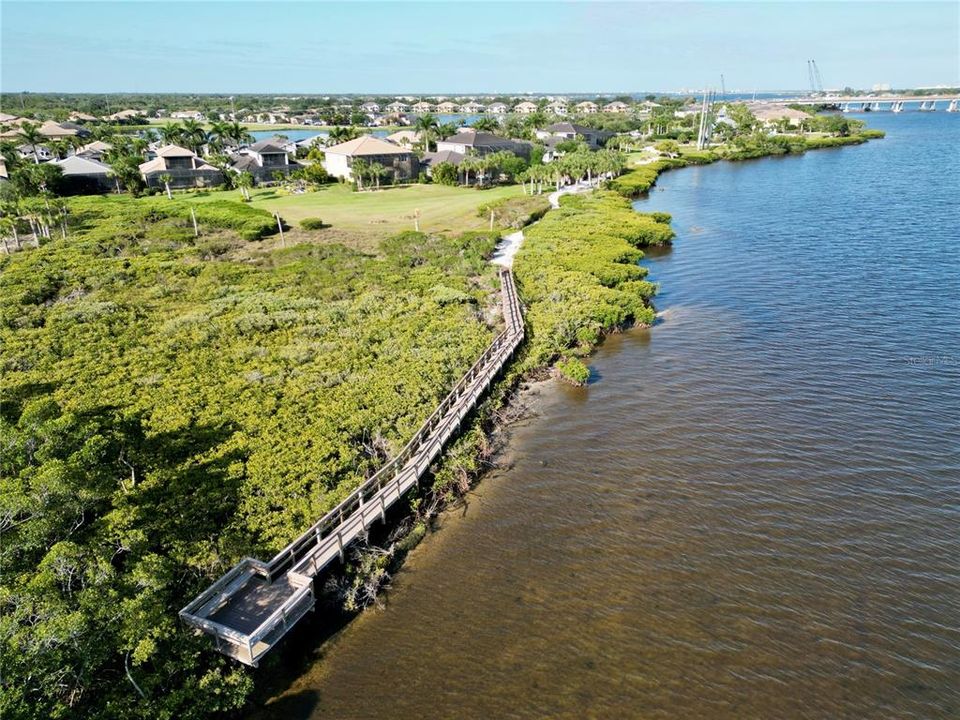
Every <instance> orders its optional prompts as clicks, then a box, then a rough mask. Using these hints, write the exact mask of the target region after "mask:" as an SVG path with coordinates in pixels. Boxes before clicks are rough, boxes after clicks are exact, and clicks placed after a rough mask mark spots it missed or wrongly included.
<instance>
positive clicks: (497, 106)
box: [487, 102, 508, 115]
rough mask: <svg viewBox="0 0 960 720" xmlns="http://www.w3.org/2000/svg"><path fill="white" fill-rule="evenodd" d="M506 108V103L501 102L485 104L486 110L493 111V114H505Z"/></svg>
mask: <svg viewBox="0 0 960 720" xmlns="http://www.w3.org/2000/svg"><path fill="white" fill-rule="evenodd" d="M507 109H508V108H507V105H506V103H502V102H495V103H490V105H488V106H487V112H489V113H493V114H494V115H505V114H506V112H507Z"/></svg>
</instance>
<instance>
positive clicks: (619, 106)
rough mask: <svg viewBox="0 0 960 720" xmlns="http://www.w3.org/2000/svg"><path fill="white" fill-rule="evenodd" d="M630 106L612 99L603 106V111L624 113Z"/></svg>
mask: <svg viewBox="0 0 960 720" xmlns="http://www.w3.org/2000/svg"><path fill="white" fill-rule="evenodd" d="M629 110H630V106H629V105H627V104H626V103H625V102H620V101H619V100H614V101H613V102H611V103H607V104H606V105H604V106H603V111H604V112H607V113H625V112H629Z"/></svg>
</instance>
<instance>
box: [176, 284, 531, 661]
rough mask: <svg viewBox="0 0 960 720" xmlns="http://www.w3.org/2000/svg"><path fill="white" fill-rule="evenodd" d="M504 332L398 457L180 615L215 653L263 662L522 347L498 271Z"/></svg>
mask: <svg viewBox="0 0 960 720" xmlns="http://www.w3.org/2000/svg"><path fill="white" fill-rule="evenodd" d="M500 283H501V294H502V297H501V303H502V306H503V317H504V329H503V331H502V332H500V333H499V334H498V335H497V336H496V337H495V338H494V340H493V342H491V343H490V345H489V346H488V347H487V349H486V350H485V351H484V352H483V354H482V355H481V356H480V357H479V358H478V359H477V361H476V362H475V363H474V364H473V366H472V367H471V368H470V369H469V370H468V371H467V372H466V374H465V375H464V376H463V377H462V378H460V380H459V381H458V382H457V384H456V385H454V387H453V389H452V390H451V391H450V393H449V394H448V395H447V396H446V398H444V400H443V402H441V403H440V405H439V406H438V407H437V409H436V410H434V411H433V414H431V415H430V417H429V418H427V420H426V421H425V422H424V423H423V425H421V426H420V429H419V430H417V432H416V434H415V435H414V436H413V437H412V438H411V439H410V441H409V442H408V443H407V445H406V446H405V447H404V448H403V450H401V451H400V453H399V454H398V455H397V456H396V457H394V458H393V459H392V460H390V461H389V462H388V463H387V464H386V465H384V466H383V467H382V468H381V469H380V470H378V471H377V472H376V474H374V475H372V476H371V477H370V478H368V479H367V480H365V481H364V482H363V484H362V485H360V487H358V488H357V489H356V490H354V491H353V492H352V493H350V495H349V496H348V497H347V498H346V499H345V500H343V501H342V502H341V503H339V504H338V505H337V506H336V507H334V508H333V509H332V510H330V512H328V513H327V514H326V515H324V516H323V517H322V518H320V519H319V520H318V521H317V522H315V523H314V524H313V525H312V526H311V527H310V528H309V529H307V530H306V531H305V532H304V533H303V534H302V535H300V537H298V538H297V539H296V540H294V541H293V542H291V543H290V544H289V545H287V546H286V547H285V548H284V549H283V550H281V551H280V552H279V553H277V554H276V555H275V556H274V557H273V558H271V559H270V560H268V561H266V562H264V561H261V560H256V559H254V558H249V557H248V558H244V559H243V560H241V561H240V562H239V563H237V564H236V565H235V566H233V567H232V568H231V569H230V570H229V571H228V572H227V573H226V574H225V575H223V577H221V578H220V579H219V580H217V581H216V582H214V583H213V584H212V585H211V586H210V587H208V588H207V589H206V590H204V591H203V592H202V593H201V594H200V595H198V596H197V597H196V598H195V599H194V600H193V601H191V602H190V604H188V605H187V606H186V607H185V608H183V609H182V610H181V611H180V618H181V620H182V621H183V622H184V623H185V624H187V625H188V626H190V627H193V628H195V629H196V630H197V631H198V632H204V633H207V634H209V635H211V636H212V637H213V640H214V642H215V644H216V647H217V649H218V650H219V651H220V652H222V653H224V654H226V655H229V656H231V657H233V658H235V659H237V660H239V661H240V662H242V663H245V664H247V665H252V666H254V667H256V666H257V664H258V663H259V661H260V659H261V658H262V657H263V656H264V655H265V654H266V653H267V652H268V651H269V650H270V649H271V648H272V647H274V646H275V645H276V644H277V643H278V642H279V641H280V639H281V638H282V637H283V636H284V635H286V633H287V632H288V631H289V630H290V629H291V628H292V627H293V626H294V625H295V624H296V623H297V622H298V621H299V620H300V619H301V618H303V617H304V616H305V615H306V614H307V613H308V612H309V611H311V610H312V609H313V607H314V603H315V600H316V598H315V596H314V590H313V581H314V578H316V577H317V575H318V574H319V573H320V571H321V570H323V569H324V568H325V567H326V566H327V565H329V564H330V563H332V562H333V561H334V560H337V559H339V560H341V561H342V560H343V558H344V548H345V547H346V546H347V545H349V544H350V542H352V541H353V540H355V539H356V538H357V537H359V536H361V535H363V534H365V533H366V531H367V529H368V528H369V527H370V526H371V525H373V524H374V523H375V522H376V521H377V520H381V521H384V520H385V519H386V511H387V508H389V507H390V506H391V505H393V504H394V503H395V502H396V501H397V500H399V499H400V498H401V497H403V495H404V494H405V493H406V492H407V491H409V490H410V489H411V488H413V487H414V486H415V485H416V484H417V482H418V481H419V479H420V478H421V477H422V476H423V474H424V473H425V472H426V471H427V469H428V468H429V467H430V464H431V463H432V462H433V461H434V460H435V459H436V457H437V456H438V455H439V454H440V451H441V450H442V449H443V447H444V445H445V444H446V443H447V441H448V440H449V439H450V438H451V437H452V436H453V435H454V434H455V433H456V432H457V430H458V429H459V427H460V424H461V423H462V422H463V419H464V418H465V417H466V416H467V415H468V414H469V413H470V412H471V410H473V408H474V407H476V404H477V402H478V401H479V399H480V397H481V396H482V395H483V394H484V392H486V390H487V388H489V387H490V385H491V383H492V382H493V381H494V379H495V378H496V377H497V375H498V374H499V373H500V371H501V370H502V369H503V367H504V365H506V363H507V362H508V361H509V360H510V358H511V357H512V356H513V353H514V351H516V349H517V347H518V346H519V345H520V343H521V342H522V341H523V337H524V328H523V315H522V312H521V308H520V301H519V298H518V297H517V292H516V287H515V286H514V282H513V274H512V273H511V272H510V270H508V269H502V270H501V271H500Z"/></svg>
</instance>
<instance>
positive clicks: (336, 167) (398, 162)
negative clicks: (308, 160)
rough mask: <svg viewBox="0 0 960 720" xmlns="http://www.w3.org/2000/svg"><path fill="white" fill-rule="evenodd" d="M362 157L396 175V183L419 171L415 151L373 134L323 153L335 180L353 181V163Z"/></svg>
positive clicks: (327, 149)
mask: <svg viewBox="0 0 960 720" xmlns="http://www.w3.org/2000/svg"><path fill="white" fill-rule="evenodd" d="M360 158H362V159H363V160H365V161H367V162H370V163H374V162H377V163H380V164H381V165H383V166H384V167H386V168H387V169H389V170H390V171H391V172H392V173H393V176H394V180H408V179H410V178H413V177H416V176H417V173H418V172H419V170H420V165H419V162H418V160H417V156H416V155H415V154H414V153H413V152H411V151H410V150H407V149H404V148H401V147H399V146H398V145H394V144H393V143H390V142H387V141H386V140H381V139H380V138H376V137H373V136H372V135H361V136H360V137H358V138H355V139H353V140H348V141H347V142H343V143H340V144H339V145H333V146H331V147H328V148H326V149H325V150H324V151H323V167H324V168H326V170H327V172H328V173H330V174H331V175H333V176H334V177H339V178H344V179H346V180H353V179H354V177H353V172H352V168H353V163H354V162H355V161H356V160H358V159H360Z"/></svg>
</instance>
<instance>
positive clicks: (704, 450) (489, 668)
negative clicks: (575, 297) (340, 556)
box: [270, 113, 960, 719]
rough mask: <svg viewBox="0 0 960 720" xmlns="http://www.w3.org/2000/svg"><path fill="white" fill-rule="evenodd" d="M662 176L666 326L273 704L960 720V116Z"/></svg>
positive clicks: (318, 708) (307, 708) (301, 713)
mask: <svg viewBox="0 0 960 720" xmlns="http://www.w3.org/2000/svg"><path fill="white" fill-rule="evenodd" d="M868 117H869V120H870V124H871V125H872V126H874V127H881V128H884V129H886V130H888V133H889V134H888V137H887V139H885V140H882V141H877V142H871V143H869V144H868V145H866V146H862V147H852V148H844V149H840V150H830V151H817V152H811V153H808V154H807V155H805V156H803V157H797V158H781V159H770V160H761V161H755V162H749V163H740V164H730V163H721V164H716V165H713V166H709V167H704V168H694V169H685V170H680V171H675V172H671V173H668V174H666V175H665V176H663V177H662V178H661V180H660V182H659V185H658V187H657V190H656V191H654V192H652V193H651V195H650V198H649V199H645V200H643V201H640V202H638V203H637V206H638V208H639V209H640V210H646V211H649V210H666V211H668V212H672V213H673V214H674V226H675V228H676V230H677V233H678V237H677V241H676V243H675V245H674V247H673V249H672V250H669V251H666V252H662V253H658V254H656V255H652V256H650V257H648V259H647V260H646V261H645V262H646V264H647V265H648V266H649V268H650V274H651V278H652V279H654V280H658V281H660V282H661V283H662V285H663V292H662V294H661V295H660V297H659V298H658V301H657V307H658V309H659V310H661V311H662V322H661V323H660V324H658V325H657V326H656V327H654V328H653V329H651V330H638V331H632V332H629V333H625V334H623V335H619V336H614V337H612V338H610V339H609V340H608V341H607V342H606V343H605V344H604V345H603V347H602V348H601V349H600V351H599V352H598V353H597V355H596V356H595V357H594V358H593V360H592V369H593V371H594V377H593V381H592V382H591V384H590V385H589V386H588V387H586V388H583V389H573V388H568V387H563V386H560V385H557V384H550V383H548V384H546V385H543V386H539V387H538V389H537V390H536V392H535V393H533V394H532V395H530V396H529V398H528V399H529V402H531V404H532V406H533V407H534V408H535V409H536V410H537V413H538V414H537V417H535V418H534V419H532V420H529V421H527V422H525V423H524V424H522V425H520V426H519V427H517V428H515V429H514V430H513V432H512V440H511V444H510V450H509V453H508V457H509V460H510V461H511V462H512V466H511V467H509V468H508V469H506V470H503V471H500V472H498V473H496V474H494V475H493V476H491V477H489V478H487V479H485V480H484V481H483V482H482V484H481V485H480V487H479V489H478V490H477V491H476V492H475V493H474V494H473V495H472V496H471V497H470V501H469V504H468V506H467V508H466V509H465V510H463V511H460V512H459V513H457V514H451V515H448V516H447V517H446V518H445V520H444V522H443V525H444V527H443V529H442V531H441V532H439V533H436V534H434V535H432V536H431V537H429V538H428V539H427V540H426V541H425V542H424V543H423V544H421V546H420V547H419V548H418V549H417V550H416V551H415V552H414V553H413V554H412V555H411V557H410V558H409V560H408V562H407V564H406V566H405V568H404V570H403V571H402V572H401V573H400V574H399V576H398V577H397V578H396V581H395V583H394V587H393V589H392V591H391V592H390V593H389V595H388V596H387V608H386V609H385V610H382V611H372V612H368V613H365V614H364V615H362V616H361V617H360V618H358V619H357V621H355V622H353V623H352V624H351V625H350V626H349V627H348V628H347V629H346V630H345V631H343V632H342V633H341V634H340V636H338V637H337V638H336V639H335V640H334V641H333V642H331V643H329V644H328V646H327V647H325V648H323V650H322V653H321V655H322V659H321V661H319V662H318V663H317V664H316V665H315V666H314V667H313V668H311V669H310V670H308V671H307V672H306V673H305V674H304V675H303V676H302V677H300V678H299V679H297V680H296V681H295V682H294V683H293V684H292V685H291V687H290V688H289V689H288V690H287V692H286V693H285V694H284V695H283V696H282V697H281V698H279V699H277V700H276V701H275V702H274V703H272V704H271V706H270V707H271V708H272V713H273V714H274V715H275V716H276V717H278V718H279V717H284V718H287V717H311V718H374V717H389V718H421V717H437V718H448V717H449V718H454V717H456V718H541V717H556V718H583V717H596V718H621V717H623V718H626V717H629V718H639V717H642V718H716V719H725V718H730V719H733V718H831V719H833V718H857V719H860V718H884V719H886V718H952V717H960V281H958V271H960V249H958V247H960V246H958V240H960V232H958V229H960V223H958V219H960V218H958V207H957V199H958V198H960V170H958V168H960V165H958V160H960V156H958V148H960V115H946V114H944V113H935V114H928V115H921V114H915V113H905V114H902V115H900V116H892V115H889V114H886V115H884V114H873V115H871V116H868Z"/></svg>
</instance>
